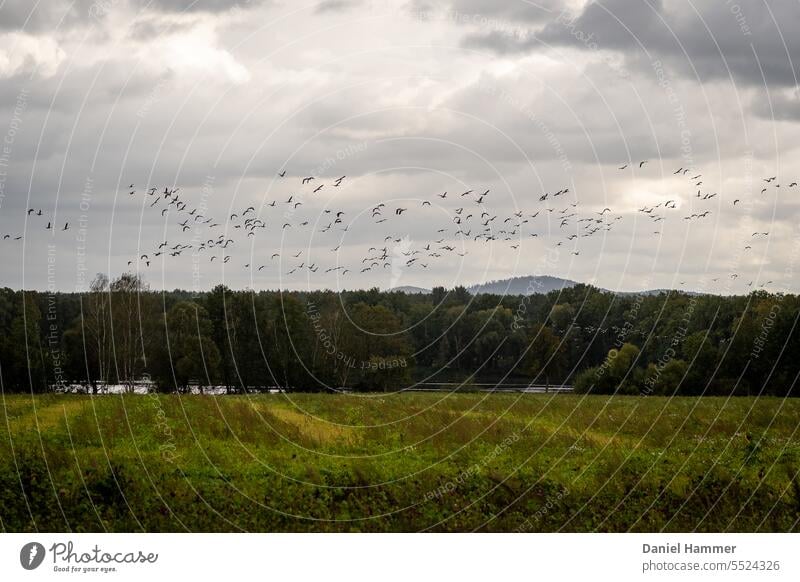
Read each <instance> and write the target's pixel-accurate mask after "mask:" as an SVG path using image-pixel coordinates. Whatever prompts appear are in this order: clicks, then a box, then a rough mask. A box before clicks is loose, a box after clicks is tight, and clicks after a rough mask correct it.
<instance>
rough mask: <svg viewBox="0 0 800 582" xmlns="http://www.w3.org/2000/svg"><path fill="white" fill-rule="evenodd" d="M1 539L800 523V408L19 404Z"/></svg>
mask: <svg viewBox="0 0 800 582" xmlns="http://www.w3.org/2000/svg"><path fill="white" fill-rule="evenodd" d="M2 403H3V405H2V416H3V419H2V421H1V422H0V464H2V467H0V525H1V526H2V529H3V530H4V531H9V532H10V531H75V532H81V531H142V530H144V531H418V530H429V531H472V530H478V531H662V530H663V531H693V530H697V531H781V532H783V531H798V530H799V529H800V526H799V525H798V522H799V521H800V482H799V481H798V474H797V473H798V468H800V442H798V439H797V429H798V418H800V402H798V401H796V400H793V399H789V400H784V399H779V398H746V397H743V398H734V399H726V398H690V397H686V398H673V399H668V398H661V397H648V398H642V397H606V396H580V395H563V394H560V395H519V394H491V395H490V394H474V393H472V394H453V395H447V394H440V393H413V394H412V393H405V394H386V395H383V394H382V395H379V396H362V395H336V396H334V395H329V394H325V395H322V394H288V395H286V394H281V395H270V396H267V395H260V396H222V397H203V396H175V395H163V394H161V395H159V394H152V395H148V396H134V395H124V396H122V395H119V396H100V397H91V396H67V395H43V396H33V397H32V396H23V395H4V396H3V398H2Z"/></svg>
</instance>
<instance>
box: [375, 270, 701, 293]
mask: <svg viewBox="0 0 800 582" xmlns="http://www.w3.org/2000/svg"><path fill="white" fill-rule="evenodd" d="M575 285H580V283H578V282H577V281H572V280H571V279H561V278H559V277H551V276H550V275H539V276H537V275H529V276H527V277H511V278H509V279H499V280H497V281H489V282H488V283H481V284H478V285H471V286H469V287H467V291H469V292H470V293H472V294H473V295H481V294H483V295H537V294H542V295H544V294H546V293H550V292H551V291H560V290H562V289H569V288H570V287H574V286H575ZM598 289H599V290H600V291H606V292H608V293H616V294H617V295H645V296H648V295H659V294H661V293H670V292H672V293H674V292H676V290H674V289H672V290H670V289H647V290H645V291H608V290H607V289H602V288H598ZM389 291H400V292H402V293H408V294H409V295H419V294H427V293H431V290H430V289H425V288H424V287H415V286H413V285H404V286H402V287H393V288H392V289H389ZM679 292H680V293H684V294H686V295H700V294H701V293H698V292H696V291H683V290H680V291H679Z"/></svg>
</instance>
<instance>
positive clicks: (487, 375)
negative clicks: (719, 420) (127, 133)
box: [0, 275, 800, 395]
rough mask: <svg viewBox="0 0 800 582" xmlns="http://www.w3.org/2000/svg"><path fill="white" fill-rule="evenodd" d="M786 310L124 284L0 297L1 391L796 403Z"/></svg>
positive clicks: (552, 296) (758, 300) (596, 293)
mask: <svg viewBox="0 0 800 582" xmlns="http://www.w3.org/2000/svg"><path fill="white" fill-rule="evenodd" d="M799 310H800V301H799V300H798V297H797V296H796V295H775V294H770V293H767V292H765V291H755V292H753V293H751V294H750V295H748V296H734V297H719V296H710V295H689V294H685V293H680V292H669V293H661V294H658V295H643V294H638V295H624V294H617V293H611V292H606V291H602V290H599V289H596V288H593V287H590V286H587V285H582V284H574V285H573V286H571V287H566V288H564V289H562V290H560V291H551V292H549V293H546V294H532V295H510V294H507V295H494V294H478V295H473V294H471V293H470V292H469V290H467V289H465V288H463V287H458V288H455V289H451V290H446V289H444V288H441V287H439V288H435V289H433V290H432V291H431V292H430V293H419V294H407V293H402V292H381V291H379V290H377V289H371V290H365V291H350V292H343V293H335V292H332V291H318V292H283V293H280V292H273V291H262V292H253V291H231V290H229V289H227V288H225V287H223V286H218V287H216V288H214V289H213V290H211V291H208V292H204V293H196V294H195V293H190V292H187V291H171V292H155V291H149V290H148V289H147V286H146V284H145V282H144V281H142V280H141V279H139V278H138V277H136V276H133V275H124V276H122V277H120V278H118V279H116V280H114V281H109V280H107V279H106V278H104V277H98V279H97V280H96V281H95V283H94V285H93V291H92V292H89V293H85V294H76V293H56V294H52V295H51V294H47V293H42V292H24V293H23V292H20V291H13V290H11V289H2V290H0V329H2V332H3V333H2V334H0V374H2V382H3V384H2V388H3V390H5V391H30V390H34V391H42V392H43V391H46V390H49V389H53V388H54V387H63V386H65V385H72V384H83V385H86V386H87V387H88V389H89V390H93V389H95V388H96V387H97V386H100V385H102V383H103V382H107V383H117V384H132V383H133V382H134V381H137V380H139V379H141V378H143V377H145V376H149V377H150V378H152V379H153V381H154V382H155V383H156V384H157V386H158V387H159V389H161V390H165V391H175V390H186V389H187V388H188V387H189V386H197V385H200V386H209V385H225V386H229V387H230V389H231V390H232V391H242V390H245V389H246V390H252V389H261V388H266V387H274V386H280V387H284V388H285V389H287V390H297V391H301V390H302V391H313V390H326V389H329V388H330V387H334V388H338V387H348V388H350V389H353V390H387V391H388V390H399V389H402V388H405V387H408V386H409V385H412V384H413V383H414V382H415V381H426V382H444V381H466V382H467V383H478V382H484V381H490V382H495V381H513V382H533V383H546V382H548V383H562V382H564V383H571V384H574V385H575V386H576V389H577V390H579V391H590V390H591V391H595V392H605V393H612V392H621V393H629V394H645V395H646V394H673V393H680V394H717V395H727V394H779V395H785V394H796V393H797V388H796V386H797V377H798V371H799V370H800V359H798V358H797V354H798V353H800V341H799V338H798V333H799V332H798V326H797V325H796V324H797V319H798V313H799Z"/></svg>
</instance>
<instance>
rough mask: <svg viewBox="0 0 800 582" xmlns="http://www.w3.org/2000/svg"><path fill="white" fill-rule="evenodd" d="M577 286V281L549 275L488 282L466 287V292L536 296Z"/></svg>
mask: <svg viewBox="0 0 800 582" xmlns="http://www.w3.org/2000/svg"><path fill="white" fill-rule="evenodd" d="M575 285H578V282H577V281H571V280H569V279H560V278H558V277H551V276H550V275H541V276H535V275H530V276H527V277H512V278H510V279H500V280H498V281H489V282H488V283H481V284H480V285H472V286H471V287H467V291H469V292H470V293H472V294H473V295H478V294H481V293H483V294H495V295H536V294H544V293H550V291H560V290H561V289H568V288H570V287H574V286H575Z"/></svg>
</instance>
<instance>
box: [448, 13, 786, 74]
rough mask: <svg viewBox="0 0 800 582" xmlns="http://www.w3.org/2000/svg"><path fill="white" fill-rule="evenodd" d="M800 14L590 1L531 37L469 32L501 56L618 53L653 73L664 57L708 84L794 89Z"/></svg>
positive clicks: (473, 43)
mask: <svg viewBox="0 0 800 582" xmlns="http://www.w3.org/2000/svg"><path fill="white" fill-rule="evenodd" d="M798 29H800V9H798V5H797V4H796V3H793V2H781V3H770V4H767V3H765V2H764V1H763V0H740V1H738V2H708V3H703V4H702V5H698V4H695V3H691V2H686V1H683V0H681V1H677V2H670V1H663V0H651V1H643V2H630V1H628V0H607V1H603V2H594V1H593V2H590V3H588V4H587V5H586V6H585V7H584V8H583V10H582V11H581V12H580V13H578V14H575V15H572V14H567V13H559V14H556V15H555V18H553V19H551V20H550V21H548V22H547V24H545V25H544V26H543V27H542V28H540V29H538V30H530V32H529V33H528V34H526V35H519V34H510V33H508V32H507V31H502V30H494V31H485V32H478V33H471V34H469V35H467V36H466V37H465V38H464V40H463V43H464V44H465V45H466V46H469V47H479V48H482V49H489V50H492V51H494V52H497V53H500V54H515V53H527V52H531V51H535V50H540V49H541V48H542V47H543V46H545V45H558V46H569V47H573V48H576V49H579V50H585V51H597V50H608V51H615V52H619V53H622V54H624V55H625V57H626V59H627V61H628V63H629V64H630V65H633V66H638V67H640V68H644V69H649V68H650V66H651V63H652V62H653V61H655V60H663V61H665V62H667V63H668V64H669V65H670V66H672V67H673V68H674V69H675V70H677V71H679V72H681V73H682V74H683V75H685V76H687V77H697V78H699V80H701V81H707V80H719V79H728V78H733V80H734V81H735V82H736V83H741V84H745V85H764V84H765V83H766V85H768V86H783V87H786V86H795V85H796V84H797V69H796V66H795V63H794V62H793V58H794V59H796V58H797V57H796V55H798V54H800V37H798V35H797V30H798Z"/></svg>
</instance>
